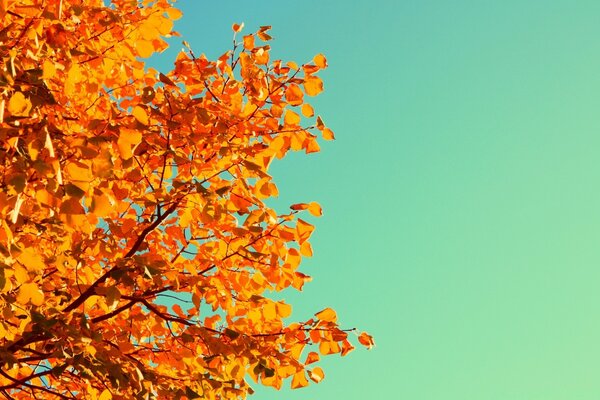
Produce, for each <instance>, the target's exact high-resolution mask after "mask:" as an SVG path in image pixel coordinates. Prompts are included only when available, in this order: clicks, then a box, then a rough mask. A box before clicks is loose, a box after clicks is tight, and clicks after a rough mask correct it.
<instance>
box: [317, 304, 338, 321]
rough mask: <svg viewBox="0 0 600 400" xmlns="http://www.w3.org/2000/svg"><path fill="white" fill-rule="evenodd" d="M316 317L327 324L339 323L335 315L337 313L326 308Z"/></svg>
mask: <svg viewBox="0 0 600 400" xmlns="http://www.w3.org/2000/svg"><path fill="white" fill-rule="evenodd" d="M315 316H316V317H317V318H318V319H320V320H321V321H325V322H335V321H337V314H336V313H335V311H334V310H333V309H331V308H329V307H328V308H326V309H324V310H321V311H319V312H318V313H316V314H315Z"/></svg>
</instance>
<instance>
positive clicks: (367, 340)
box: [358, 332, 375, 349]
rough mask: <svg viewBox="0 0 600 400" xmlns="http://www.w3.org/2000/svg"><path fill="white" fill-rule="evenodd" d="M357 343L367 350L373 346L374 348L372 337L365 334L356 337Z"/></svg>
mask: <svg viewBox="0 0 600 400" xmlns="http://www.w3.org/2000/svg"><path fill="white" fill-rule="evenodd" d="M358 341H359V342H360V344H362V345H363V346H365V347H366V348H368V349H371V348H372V347H373V346H375V341H374V340H373V337H372V336H371V335H369V334H368V333H366V332H362V333H361V334H360V335H358Z"/></svg>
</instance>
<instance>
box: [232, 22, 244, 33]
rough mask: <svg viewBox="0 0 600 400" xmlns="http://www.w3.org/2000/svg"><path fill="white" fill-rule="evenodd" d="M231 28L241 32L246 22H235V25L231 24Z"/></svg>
mask: <svg viewBox="0 0 600 400" xmlns="http://www.w3.org/2000/svg"><path fill="white" fill-rule="evenodd" d="M231 29H232V30H233V31H234V32H235V33H240V32H241V31H242V29H244V23H243V22H242V23H241V24H233V25H231Z"/></svg>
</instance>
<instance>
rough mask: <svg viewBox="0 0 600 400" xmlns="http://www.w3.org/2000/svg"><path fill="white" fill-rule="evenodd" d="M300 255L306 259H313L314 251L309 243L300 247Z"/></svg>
mask: <svg viewBox="0 0 600 400" xmlns="http://www.w3.org/2000/svg"><path fill="white" fill-rule="evenodd" d="M300 254H302V255H303V256H304V257H312V255H313V249H312V246H311V245H310V243H309V242H304V243H302V244H301V245H300Z"/></svg>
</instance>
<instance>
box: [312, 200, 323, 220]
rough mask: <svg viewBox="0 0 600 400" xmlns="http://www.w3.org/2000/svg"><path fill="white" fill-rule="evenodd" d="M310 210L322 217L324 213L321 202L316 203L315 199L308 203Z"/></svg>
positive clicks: (316, 215)
mask: <svg viewBox="0 0 600 400" xmlns="http://www.w3.org/2000/svg"><path fill="white" fill-rule="evenodd" d="M308 212H310V213H311V214H312V215H314V216H315V217H320V216H321V215H323V209H322V208H321V206H320V205H319V203H316V202H314V201H313V202H310V203H309V204H308Z"/></svg>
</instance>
